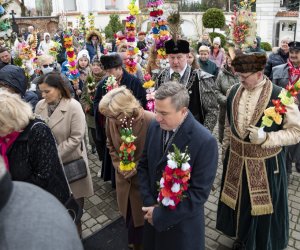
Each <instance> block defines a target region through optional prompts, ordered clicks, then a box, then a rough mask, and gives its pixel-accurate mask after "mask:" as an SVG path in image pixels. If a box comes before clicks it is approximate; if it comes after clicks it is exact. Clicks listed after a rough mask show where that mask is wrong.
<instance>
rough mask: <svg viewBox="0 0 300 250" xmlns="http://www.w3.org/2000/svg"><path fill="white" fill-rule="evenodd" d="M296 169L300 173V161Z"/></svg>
mask: <svg viewBox="0 0 300 250" xmlns="http://www.w3.org/2000/svg"><path fill="white" fill-rule="evenodd" d="M296 170H297V172H298V173H300V163H298V162H297V163H296Z"/></svg>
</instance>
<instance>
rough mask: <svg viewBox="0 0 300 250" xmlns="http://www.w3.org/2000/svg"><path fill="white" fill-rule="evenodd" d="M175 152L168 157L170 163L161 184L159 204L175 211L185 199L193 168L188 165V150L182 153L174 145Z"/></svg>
mask: <svg viewBox="0 0 300 250" xmlns="http://www.w3.org/2000/svg"><path fill="white" fill-rule="evenodd" d="M173 148H174V152H169V154H168V155H167V157H168V162H167V165H166V167H165V169H164V172H163V175H162V177H161V179H160V182H159V194H158V197H157V201H158V203H160V204H161V205H162V206H164V207H168V208H169V209H171V210H173V209H176V207H177V205H178V204H179V203H180V202H181V201H182V199H183V198H184V192H186V191H187V190H188V185H189V180H190V178H191V170H192V168H191V166H190V164H189V163H188V161H189V160H190V156H189V154H188V148H187V147H186V149H185V152H184V153H181V152H180V150H179V149H178V148H177V147H176V145H175V144H173Z"/></svg>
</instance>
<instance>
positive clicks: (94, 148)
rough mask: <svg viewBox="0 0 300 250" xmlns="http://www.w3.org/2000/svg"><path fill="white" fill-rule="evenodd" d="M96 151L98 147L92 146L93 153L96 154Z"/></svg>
mask: <svg viewBox="0 0 300 250" xmlns="http://www.w3.org/2000/svg"><path fill="white" fill-rule="evenodd" d="M95 153H96V147H95V146H92V154H95Z"/></svg>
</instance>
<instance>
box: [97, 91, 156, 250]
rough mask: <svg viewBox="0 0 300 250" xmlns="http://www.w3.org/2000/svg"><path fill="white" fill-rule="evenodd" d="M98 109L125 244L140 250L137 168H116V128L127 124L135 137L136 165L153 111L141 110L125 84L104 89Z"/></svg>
mask: <svg viewBox="0 0 300 250" xmlns="http://www.w3.org/2000/svg"><path fill="white" fill-rule="evenodd" d="M99 111H100V112H101V113H102V114H103V115H104V116H106V117H107V122H106V136H107V147H108V149H109V153H110V155H111V158H112V162H113V166H114V168H115V170H116V190H117V201H118V206H119V210H120V212H121V214H122V216H123V217H124V219H125V220H126V225H127V228H128V243H129V244H133V247H134V248H133V249H136V250H137V249H142V248H141V243H142V233H143V225H144V215H143V212H142V200H141V197H140V192H139V186H138V178H137V175H136V174H137V170H136V167H135V168H133V169H132V170H130V171H124V170H122V169H121V168H120V162H121V160H120V156H119V153H120V146H121V144H122V139H121V133H120V130H121V128H122V126H123V127H124V126H125V127H126V126H127V127H130V126H131V127H132V134H133V135H134V136H136V137H137V138H136V140H135V141H134V145H135V147H136V150H135V153H134V163H135V166H137V163H138V161H139V159H140V158H141V155H142V151H143V148H144V143H145V139H146V133H147V129H148V126H149V124H150V122H151V120H152V119H153V118H154V114H153V113H151V112H148V111H145V110H144V109H143V108H142V107H141V105H140V103H139V101H138V100H137V99H136V98H135V97H134V96H133V94H132V93H131V91H130V90H128V89H126V87H125V86H121V87H119V88H116V89H113V90H111V91H110V92H108V93H107V94H106V95H105V96H104V97H103V98H102V100H101V102H100V104H99ZM126 123H127V125H126ZM130 124H132V125H130Z"/></svg>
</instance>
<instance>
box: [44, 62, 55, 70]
mask: <svg viewBox="0 0 300 250" xmlns="http://www.w3.org/2000/svg"><path fill="white" fill-rule="evenodd" d="M53 66H54V63H50V64H44V65H43V68H45V69H46V68H48V67H51V68H52V67H53Z"/></svg>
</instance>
